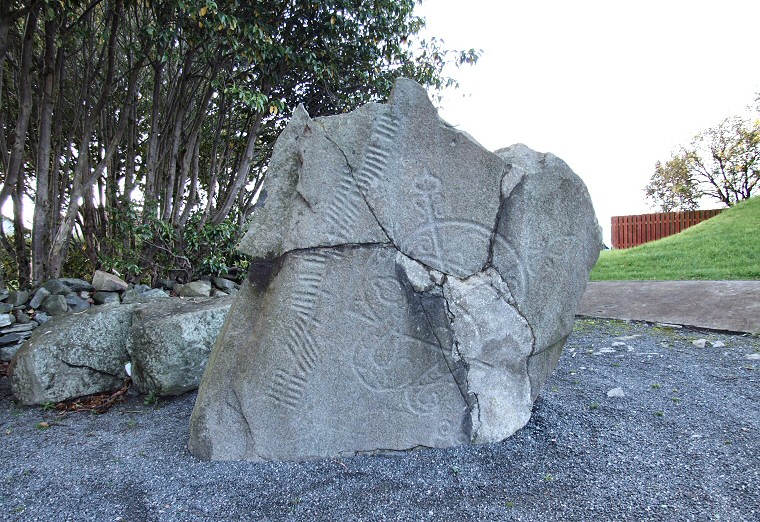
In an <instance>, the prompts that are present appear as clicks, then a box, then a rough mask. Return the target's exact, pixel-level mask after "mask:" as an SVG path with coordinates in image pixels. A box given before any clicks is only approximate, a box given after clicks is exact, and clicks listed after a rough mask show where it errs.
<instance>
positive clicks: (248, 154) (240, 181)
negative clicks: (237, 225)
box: [211, 114, 264, 225]
mask: <svg viewBox="0 0 760 522" xmlns="http://www.w3.org/2000/svg"><path fill="white" fill-rule="evenodd" d="M263 117H264V115H263V114H257V115H255V116H254V118H253V123H252V124H251V127H250V129H249V130H248V143H247V144H246V147H245V154H244V155H243V158H242V159H241V161H240V165H239V166H238V169H237V172H236V174H235V179H234V180H233V181H232V183H231V184H230V185H229V186H228V188H227V191H226V194H225V197H224V200H223V201H222V204H221V205H220V206H219V207H217V209H216V212H215V213H214V215H213V217H212V218H211V222H212V223H213V224H214V225H218V224H219V223H221V222H222V221H224V219H225V218H226V217H227V215H228V214H229V213H230V210H232V206H233V204H234V203H235V200H236V199H237V196H238V194H239V193H240V191H241V190H242V189H243V187H245V184H246V181H247V180H248V174H249V173H250V170H251V165H252V164H253V155H254V152H255V151H256V139H257V138H258V137H259V132H260V130H261V120H262V118H263Z"/></svg>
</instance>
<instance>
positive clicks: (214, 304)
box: [127, 299, 232, 395]
mask: <svg viewBox="0 0 760 522" xmlns="http://www.w3.org/2000/svg"><path fill="white" fill-rule="evenodd" d="M231 303H232V301H231V299H214V300H208V301H205V302H202V303H196V302H188V301H183V300H171V301H166V302H163V301H160V302H152V303H147V304H143V305H138V306H137V307H135V313H134V317H133V321H132V327H131V328H130V342H129V344H128V348H127V349H128V351H129V355H130V357H131V358H132V379H133V382H134V383H135V386H136V387H137V389H138V390H139V391H140V392H141V393H154V394H155V395H179V394H181V393H185V392H187V391H190V390H194V389H196V388H197V387H198V384H199V383H200V381H201V377H202V376H203V371H204V369H205V368H206V363H207V361H208V356H209V353H210V352H211V348H212V347H213V345H214V342H215V341H216V338H217V336H218V335H219V331H220V330H221V328H222V324H223V323H224V319H225V317H226V315H227V311H228V310H229V308H230V305H231Z"/></svg>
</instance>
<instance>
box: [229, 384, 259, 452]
mask: <svg viewBox="0 0 760 522" xmlns="http://www.w3.org/2000/svg"><path fill="white" fill-rule="evenodd" d="M230 389H231V391H232V395H234V397H235V401H236V402H237V408H235V407H233V405H232V404H230V402H229V400H228V401H227V405H228V406H229V407H230V408H232V410H233V411H236V412H237V414H238V415H239V416H240V418H242V419H243V423H244V424H245V429H246V431H247V432H248V436H247V437H246V438H245V451H244V455H246V456H247V455H248V448H249V447H250V446H251V444H252V442H253V427H252V426H251V423H250V422H248V417H246V416H245V413H243V403H242V402H241V401H240V395H238V391H237V387H235V386H234V385H233V386H230ZM254 447H255V444H254ZM254 453H255V452H254ZM256 456H257V457H259V458H261V456H260V455H259V454H258V453H257V454H256Z"/></svg>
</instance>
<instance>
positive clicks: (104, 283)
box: [92, 270, 129, 292]
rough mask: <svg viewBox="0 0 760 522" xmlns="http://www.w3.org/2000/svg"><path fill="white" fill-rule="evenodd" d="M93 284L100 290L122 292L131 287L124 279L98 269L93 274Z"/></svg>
mask: <svg viewBox="0 0 760 522" xmlns="http://www.w3.org/2000/svg"><path fill="white" fill-rule="evenodd" d="M92 286H93V288H94V289H95V290H96V291H98V292H122V291H124V290H126V289H127V288H129V285H128V284H127V283H126V282H125V281H124V280H123V279H121V278H120V277H117V276H115V275H113V274H109V273H108V272H103V271H102V270H96V271H95V274H93V276H92Z"/></svg>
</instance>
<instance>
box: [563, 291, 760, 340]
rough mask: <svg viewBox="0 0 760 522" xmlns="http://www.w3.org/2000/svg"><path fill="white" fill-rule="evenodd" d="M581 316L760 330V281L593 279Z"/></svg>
mask: <svg viewBox="0 0 760 522" xmlns="http://www.w3.org/2000/svg"><path fill="white" fill-rule="evenodd" d="M578 315H583V316H589V317H600V318H606V319H623V320H636V321H649V322H658V323H671V324H680V325H685V326H695V327H698V328H709V329H712V330H726V331H730V332H748V333H760V281H594V282H590V283H589V284H588V286H587V287H586V293H585V294H584V295H583V298H582V299H581V303H580V305H579V307H578Z"/></svg>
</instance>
